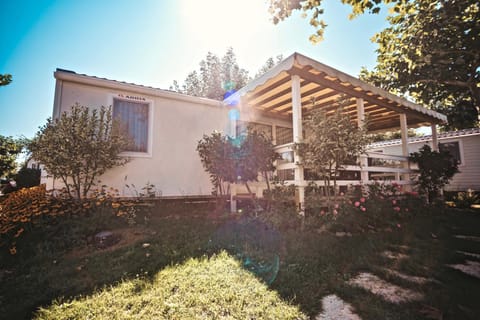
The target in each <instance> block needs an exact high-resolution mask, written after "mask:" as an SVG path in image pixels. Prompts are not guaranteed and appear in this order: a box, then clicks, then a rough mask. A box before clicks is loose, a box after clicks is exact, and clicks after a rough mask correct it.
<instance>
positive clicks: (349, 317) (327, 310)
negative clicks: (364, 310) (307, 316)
mask: <svg viewBox="0 0 480 320" xmlns="http://www.w3.org/2000/svg"><path fill="white" fill-rule="evenodd" d="M322 308H323V311H322V313H320V314H319V315H317V316H316V317H315V320H333V319H345V320H361V318H360V317H359V316H358V315H357V314H355V313H353V307H352V306H351V305H350V304H348V303H346V302H345V301H343V300H342V299H340V298H339V297H337V296H336V295H334V294H331V295H328V296H326V297H324V298H323V299H322Z"/></svg>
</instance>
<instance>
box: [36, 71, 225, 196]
mask: <svg viewBox="0 0 480 320" xmlns="http://www.w3.org/2000/svg"><path fill="white" fill-rule="evenodd" d="M56 77H57V84H58V85H57V86H56V91H57V92H56V94H55V97H56V101H55V106H54V116H55V115H56V114H59V113H61V112H63V111H67V110H68V109H69V108H70V107H71V106H72V105H74V104H75V103H79V104H80V105H84V106H88V107H99V106H102V105H103V106H108V105H110V104H111V103H112V97H113V96H115V95H119V94H121V95H123V96H126V95H134V96H136V97H141V98H145V99H146V100H147V101H151V102H152V108H153V121H152V122H153V123H152V130H151V133H152V134H151V139H152V149H151V156H145V155H144V156H142V157H135V156H134V157H132V160H131V161H130V162H129V163H127V164H126V165H125V166H123V167H117V168H113V169H111V170H109V171H107V172H106V173H105V174H104V175H103V176H101V177H100V178H99V179H100V180H101V181H102V183H103V184H106V185H108V186H109V187H113V188H117V189H118V190H119V191H120V195H122V196H130V195H133V194H132V193H130V191H129V190H130V189H131V188H130V189H129V188H126V187H125V184H128V185H131V184H134V185H135V186H136V189H137V191H139V192H140V191H141V188H142V187H144V186H145V184H146V183H147V182H149V183H152V184H154V185H155V187H156V189H157V190H158V191H160V192H161V194H162V195H163V196H183V195H210V194H211V190H212V186H211V184H210V179H209V176H208V174H207V173H206V172H205V170H204V168H203V166H202V164H201V162H200V158H199V156H198V153H197V151H196V146H197V143H198V141H199V140H200V139H201V138H202V136H203V134H210V133H212V132H213V131H214V130H217V131H223V132H226V131H227V130H228V125H229V123H228V110H227V109H226V107H224V106H222V104H221V103H220V102H216V101H213V100H208V99H196V98H192V97H188V96H183V95H180V94H176V93H171V92H166V91H162V90H158V89H150V88H145V87H141V86H133V85H129V84H123V83H118V82H115V81H109V80H102V79H97V78H93V77H86V76H82V75H75V74H73V75H71V74H70V75H68V74H67V75H65V77H64V75H63V74H62V73H58V72H57V73H56ZM59 78H60V79H59ZM65 78H68V79H65ZM77 78H78V79H77ZM77 80H78V82H73V81H77ZM80 82H82V83H80ZM89 82H92V84H89ZM137 89H138V90H137ZM58 91H61V92H58ZM149 138H150V136H149ZM46 182H47V183H48V187H52V183H53V182H52V181H51V179H50V180H49V181H46ZM55 184H56V187H59V186H60V185H61V184H60V181H56V182H55Z"/></svg>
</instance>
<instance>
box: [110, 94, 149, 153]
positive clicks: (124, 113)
mask: <svg viewBox="0 0 480 320" xmlns="http://www.w3.org/2000/svg"><path fill="white" fill-rule="evenodd" d="M113 117H114V118H115V119H118V120H120V122H121V123H122V124H123V125H124V126H125V130H126V131H127V132H128V134H129V135H130V137H131V138H132V140H133V143H132V145H131V146H130V147H129V148H128V149H127V150H125V151H131V152H145V153H146V152H148V123H149V104H148V103H144V102H136V101H129V100H122V99H116V98H114V99H113Z"/></svg>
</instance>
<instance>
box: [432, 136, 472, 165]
mask: <svg viewBox="0 0 480 320" xmlns="http://www.w3.org/2000/svg"><path fill="white" fill-rule="evenodd" d="M452 142H458V149H459V150H458V151H459V154H460V163H459V164H458V166H459V167H463V166H465V156H464V155H463V141H462V140H461V139H455V140H450V139H449V140H446V139H442V140H440V141H438V148H439V149H440V145H441V144H442V143H452Z"/></svg>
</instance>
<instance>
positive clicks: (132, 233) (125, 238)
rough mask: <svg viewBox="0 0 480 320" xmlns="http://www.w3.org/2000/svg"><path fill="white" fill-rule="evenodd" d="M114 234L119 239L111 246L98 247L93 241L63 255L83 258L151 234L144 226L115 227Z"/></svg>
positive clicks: (115, 248)
mask: <svg viewBox="0 0 480 320" xmlns="http://www.w3.org/2000/svg"><path fill="white" fill-rule="evenodd" d="M112 232H113V233H114V234H115V235H118V236H119V238H120V240H119V241H118V242H117V243H115V244H114V245H112V246H109V247H106V248H103V249H99V248H96V247H95V246H94V243H93V241H92V243H90V244H89V245H87V246H85V247H81V248H75V249H73V250H72V251H70V252H69V253H67V254H66V255H65V256H66V258H83V257H84V256H86V255H88V254H91V253H92V252H94V251H102V252H110V251H115V250H117V249H119V248H123V247H126V246H129V245H132V244H134V243H137V242H139V241H142V240H143V239H145V238H146V237H148V236H150V235H152V231H151V230H149V229H146V228H144V227H128V228H121V229H115V230H113V231H112Z"/></svg>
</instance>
